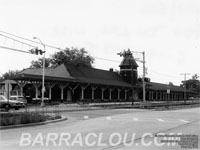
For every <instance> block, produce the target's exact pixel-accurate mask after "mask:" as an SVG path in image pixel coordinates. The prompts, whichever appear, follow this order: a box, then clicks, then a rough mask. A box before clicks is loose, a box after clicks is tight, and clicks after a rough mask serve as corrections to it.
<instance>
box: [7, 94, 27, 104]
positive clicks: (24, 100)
mask: <svg viewBox="0 0 200 150" xmlns="http://www.w3.org/2000/svg"><path fill="white" fill-rule="evenodd" d="M10 100H16V101H20V102H23V103H24V104H27V100H26V98H25V97H24V96H17V95H16V96H10Z"/></svg>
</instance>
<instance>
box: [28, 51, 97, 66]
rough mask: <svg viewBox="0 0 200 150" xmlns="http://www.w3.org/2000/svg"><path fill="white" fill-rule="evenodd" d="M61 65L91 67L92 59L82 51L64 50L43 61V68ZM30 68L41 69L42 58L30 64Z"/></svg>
mask: <svg viewBox="0 0 200 150" xmlns="http://www.w3.org/2000/svg"><path fill="white" fill-rule="evenodd" d="M63 63H67V64H74V65H76V64H83V65H86V66H89V67H92V64H93V63H94V58H93V57H92V56H90V55H89V54H88V52H87V51H86V50H85V49H84V48H81V49H78V48H73V47H72V48H71V49H69V48H66V49H65V50H62V51H59V52H56V53H54V54H53V55H51V56H50V58H46V59H45V67H56V66H58V65H61V64H63ZM30 68H42V58H39V59H38V60H36V61H34V60H33V61H32V62H31V66H30Z"/></svg>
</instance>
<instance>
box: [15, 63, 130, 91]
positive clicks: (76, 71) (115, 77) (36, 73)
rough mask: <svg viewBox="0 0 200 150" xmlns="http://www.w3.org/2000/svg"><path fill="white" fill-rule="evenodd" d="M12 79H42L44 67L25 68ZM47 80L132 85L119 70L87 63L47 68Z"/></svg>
mask: <svg viewBox="0 0 200 150" xmlns="http://www.w3.org/2000/svg"><path fill="white" fill-rule="evenodd" d="M12 79H16V80H17V79H18V80H20V79H26V80H41V79H42V69H30V68H29V69H25V70H23V71H21V72H20V73H19V74H17V75H15V76H13V77H12ZM45 80H55V81H66V82H67V81H73V82H81V83H90V84H102V85H109V86H121V87H131V86H132V85H131V84H129V83H127V82H125V81H123V80H122V78H121V76H120V75H119V74H118V73H117V72H113V71H107V70H101V69H95V68H91V67H87V66H85V65H80V64H79V65H71V64H62V65H60V66H58V67H56V68H46V69H45Z"/></svg>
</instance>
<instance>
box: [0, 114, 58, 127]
mask: <svg viewBox="0 0 200 150" xmlns="http://www.w3.org/2000/svg"><path fill="white" fill-rule="evenodd" d="M59 118H61V116H60V115H57V114H56V115H55V114H53V115H49V114H48V115H47V114H45V113H44V112H43V113H40V112H29V111H24V112H18V113H2V114H0V126H7V125H16V124H29V123H37V122H44V121H46V120H54V119H59Z"/></svg>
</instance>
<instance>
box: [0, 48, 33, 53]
mask: <svg viewBox="0 0 200 150" xmlns="http://www.w3.org/2000/svg"><path fill="white" fill-rule="evenodd" d="M0 48H3V49H7V50H11V51H17V52H22V53H28V54H32V53H30V52H28V51H23V50H20V49H15V48H9V47H5V46H0Z"/></svg>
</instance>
